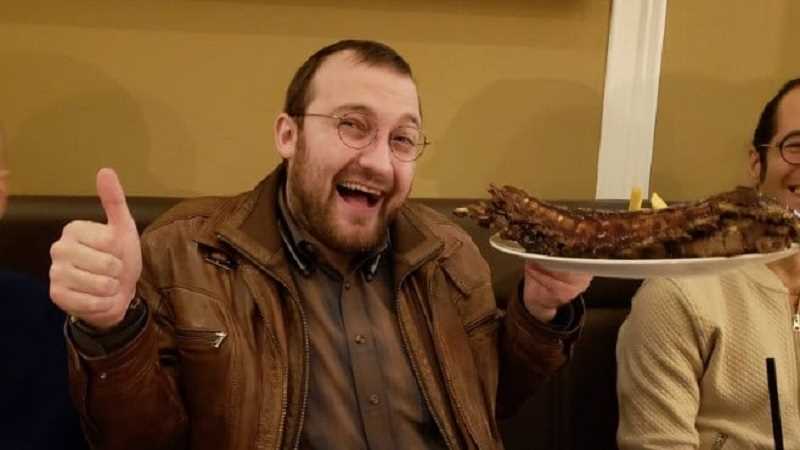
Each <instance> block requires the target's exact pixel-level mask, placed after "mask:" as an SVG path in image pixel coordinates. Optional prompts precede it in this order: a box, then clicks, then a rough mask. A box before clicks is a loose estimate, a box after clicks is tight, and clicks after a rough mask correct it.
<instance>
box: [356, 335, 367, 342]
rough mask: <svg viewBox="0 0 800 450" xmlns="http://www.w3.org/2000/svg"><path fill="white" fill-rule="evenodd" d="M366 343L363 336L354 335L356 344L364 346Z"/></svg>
mask: <svg viewBox="0 0 800 450" xmlns="http://www.w3.org/2000/svg"><path fill="white" fill-rule="evenodd" d="M366 342H367V338H366V337H365V336H364V335H363V334H357V335H356V344H365V343H366Z"/></svg>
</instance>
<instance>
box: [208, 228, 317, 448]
mask: <svg viewBox="0 0 800 450" xmlns="http://www.w3.org/2000/svg"><path fill="white" fill-rule="evenodd" d="M217 238H218V239H219V240H220V241H222V242H225V243H226V244H228V245H230V246H231V247H233V248H235V249H236V250H238V251H239V252H241V253H242V254H244V255H247V257H248V258H249V259H250V261H252V262H253V263H254V264H255V265H257V266H258V267H259V268H261V270H263V271H264V272H266V273H267V274H269V275H270V276H272V278H273V279H274V280H275V281H277V282H278V283H279V284H280V285H281V286H283V288H284V289H286V292H292V290H291V289H290V288H289V286H288V285H287V284H286V283H284V282H283V281H282V280H281V279H280V278H278V277H277V276H276V275H275V273H274V272H273V271H271V270H269V269H268V268H266V267H264V266H263V265H262V264H261V263H259V262H258V260H257V259H256V258H255V257H253V255H252V254H250V253H249V252H247V251H245V250H244V249H243V248H241V247H239V246H238V245H236V244H234V243H233V242H231V241H230V239H228V238H226V237H225V236H224V235H222V234H220V233H217ZM290 301H292V302H295V303H296V304H297V308H298V310H299V311H300V318H301V320H302V322H303V349H304V353H305V354H304V355H303V378H304V380H303V383H304V387H303V404H302V406H301V408H300V419H299V423H298V428H297V436H295V443H294V447H293V448H294V449H295V450H297V448H298V446H299V445H300V435H301V434H302V430H303V421H304V420H305V415H306V406H307V404H308V377H309V375H308V365H309V361H310V354H311V350H310V348H309V346H310V344H309V342H308V323H307V321H306V315H305V312H304V311H303V306H302V305H301V304H300V302H299V301H298V300H297V299H295V298H293V297H292V298H290ZM287 371H288V370H287V369H286V368H284V372H287ZM288 378H289V377H287V376H286V375H285V374H284V375H283V383H282V385H283V386H282V389H281V420H280V426H279V427H278V434H277V437H279V438H281V439H276V440H275V449H276V450H280V448H281V444H282V440H283V439H282V436H283V432H284V429H285V428H286V414H287V413H288V411H287V410H288V403H289V399H288V397H289V394H288V390H289V388H288V383H289V380H288Z"/></svg>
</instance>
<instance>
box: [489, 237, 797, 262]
mask: <svg viewBox="0 0 800 450" xmlns="http://www.w3.org/2000/svg"><path fill="white" fill-rule="evenodd" d="M489 244H490V245H491V246H492V247H493V248H495V249H496V250H497V251H500V252H503V253H506V254H509V255H513V256H517V257H520V258H523V259H527V260H532V261H537V262H543V263H553V264H562V265H574V266H578V267H580V266H585V267H587V268H589V267H595V268H597V267H603V268H607V269H612V270H613V269H621V270H623V269H626V268H632V267H637V268H647V267H653V266H655V267H671V268H678V267H688V266H706V265H710V264H713V263H723V264H735V265H737V266H738V263H742V264H744V263H747V262H758V261H760V260H762V259H764V260H772V261H775V260H778V259H782V258H783V257H788V256H790V255H792V254H795V253H797V252H798V251H800V244H799V243H797V242H793V243H792V245H791V246H790V247H789V248H785V249H783V250H779V251H776V252H770V253H744V254H741V255H734V256H710V257H700V258H660V259H608V258H569V257H564V256H551V255H544V254H541V253H530V252H526V251H525V249H524V248H523V247H522V246H521V245H519V244H518V243H517V242H516V241H511V240H508V239H503V238H501V237H499V233H496V234H494V235H492V236H491V237H490V238H489ZM779 255H780V256H779ZM732 268H733V267H732Z"/></svg>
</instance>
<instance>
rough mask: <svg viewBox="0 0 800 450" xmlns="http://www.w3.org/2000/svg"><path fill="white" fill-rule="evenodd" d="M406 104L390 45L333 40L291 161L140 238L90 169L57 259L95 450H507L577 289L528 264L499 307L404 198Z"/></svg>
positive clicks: (414, 115)
mask: <svg viewBox="0 0 800 450" xmlns="http://www.w3.org/2000/svg"><path fill="white" fill-rule="evenodd" d="M419 105H420V100H419V96H418V93H417V88H416V83H415V82H414V80H413V78H412V76H411V69H410V67H409V65H408V64H407V63H406V61H405V60H404V59H403V58H402V57H401V56H400V55H398V54H397V53H396V52H395V51H394V50H392V49H391V48H389V47H387V46H385V45H383V44H380V43H377V42H371V41H341V42H338V43H336V44H333V45H331V46H328V47H325V48H323V49H321V50H319V51H318V52H316V53H315V54H314V55H312V56H311V57H310V58H309V59H308V60H307V61H306V62H305V64H303V66H301V67H300V68H299V69H298V71H297V73H296V74H295V76H294V78H293V80H292V82H291V84H290V86H289V89H288V91H287V96H286V104H285V107H284V111H283V113H281V114H280V115H279V116H278V118H277V119H276V121H275V127H274V137H275V145H276V148H277V151H278V153H279V154H280V155H281V156H282V157H283V159H284V161H283V163H281V164H280V165H279V167H277V168H276V169H275V170H274V171H273V172H272V173H271V174H269V175H268V176H267V177H266V178H265V179H264V180H263V181H262V182H261V183H260V184H259V185H258V186H257V187H256V188H255V189H254V190H253V191H251V192H247V193H244V194H241V195H239V196H236V197H232V198H210V199H198V200H192V201H189V202H186V203H183V204H181V205H179V206H177V207H176V208H174V209H173V210H171V211H170V212H168V213H166V214H165V215H164V216H163V217H161V218H160V219H159V220H158V221H156V222H155V223H154V224H153V225H151V226H150V228H149V229H148V230H147V231H146V232H145V233H144V235H143V236H142V238H141V241H140V240H139V236H138V235H137V232H136V227H135V224H134V222H133V219H132V218H131V215H130V212H129V211H128V208H127V206H126V203H125V196H124V193H123V190H122V187H121V185H120V184H119V181H118V180H117V178H116V175H115V174H114V172H113V171H110V170H107V169H104V170H101V171H100V172H99V173H98V177H97V190H98V194H99V196H100V198H101V201H102V203H103V207H104V209H105V210H106V214H107V216H108V223H107V224H98V223H88V222H73V223H71V224H69V225H67V226H66V227H65V228H64V232H63V235H62V237H61V239H60V240H59V241H58V242H56V243H55V244H54V245H53V247H52V250H51V253H52V257H53V265H52V267H51V295H52V298H53V300H54V301H55V302H56V303H57V304H58V305H59V306H60V307H61V308H63V309H64V310H65V311H67V312H68V313H69V314H70V315H71V316H72V320H71V321H70V324H69V327H68V331H69V333H68V335H69V336H68V341H69V345H70V349H71V352H72V358H71V359H70V376H71V380H72V387H73V397H74V399H75V402H76V404H77V406H78V409H79V410H80V411H81V413H82V417H83V421H84V426H85V430H86V432H87V435H88V437H89V439H90V441H91V442H92V443H93V444H94V446H95V448H103V449H140V448H192V449H215V450H217V449H245V448H248V449H249V448H270V449H272V448H287V449H291V448H304V449H316V448H346V449H367V448H369V449H410V448H414V449H422V448H428V449H440V448H449V449H461V448H464V449H467V448H469V449H474V448H482V449H494V448H502V444H501V443H500V441H499V439H500V435H499V432H498V430H497V422H496V416H497V415H498V414H499V413H500V412H506V413H507V412H511V411H513V409H514V408H515V407H516V406H517V405H519V404H520V403H521V402H522V401H523V400H524V399H525V398H526V397H527V396H528V395H529V394H530V393H531V392H532V391H533V390H534V389H535V388H536V386H537V385H538V384H539V383H540V382H541V381H542V380H543V379H544V378H545V377H547V376H548V375H549V374H551V373H552V372H553V371H555V370H556V369H557V368H559V367H560V366H561V365H562V364H563V363H564V362H565V360H566V356H567V355H568V353H569V349H570V347H571V344H572V342H573V341H574V339H575V338H576V337H577V332H578V329H579V324H580V319H581V316H582V306H581V304H580V302H576V303H574V304H573V303H572V299H574V298H575V297H576V296H578V295H579V294H580V293H581V292H582V291H583V290H584V289H585V288H586V287H587V285H588V283H589V278H590V277H589V276H586V275H578V274H554V273H549V272H545V271H543V270H541V269H539V268H538V267H536V266H533V265H528V266H526V269H525V271H524V273H525V275H524V282H522V283H521V284H520V288H519V289H518V292H517V294H518V295H517V296H515V297H514V298H513V299H512V300H511V301H510V303H509V305H508V307H507V308H506V310H505V311H501V310H499V309H498V306H497V304H496V303H495V299H494V296H493V291H492V287H491V285H490V274H489V270H488V267H487V265H486V262H485V261H484V260H483V259H482V258H481V256H480V254H479V253H478V250H477V248H476V247H475V245H474V243H473V242H472V241H471V240H470V238H469V236H468V235H467V234H466V233H465V232H464V231H463V230H461V229H459V228H458V227H457V226H456V225H454V224H453V223H451V222H450V221H449V220H447V219H446V218H445V217H443V216H441V215H439V214H437V213H435V212H434V211H432V210H430V209H428V208H425V207H423V206H420V205H416V204H414V203H413V202H407V201H406V200H407V197H408V195H409V192H410V191H411V186H412V182H413V179H414V171H415V166H416V160H417V159H418V158H419V157H420V155H421V154H422V151H423V149H424V148H425V146H426V144H427V140H426V138H425V133H424V132H423V131H422V115H421V112H420V109H419ZM521 275H522V274H521ZM521 278H522V277H521ZM533 438H535V437H533Z"/></svg>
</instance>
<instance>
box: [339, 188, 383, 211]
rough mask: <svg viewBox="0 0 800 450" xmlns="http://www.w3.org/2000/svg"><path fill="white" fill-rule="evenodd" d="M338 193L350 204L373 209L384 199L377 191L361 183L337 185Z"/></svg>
mask: <svg viewBox="0 0 800 450" xmlns="http://www.w3.org/2000/svg"><path fill="white" fill-rule="evenodd" d="M336 192H338V193H339V195H340V196H341V197H342V199H344V201H345V202H347V203H349V204H356V205H363V206H368V207H370V208H371V207H373V206H375V205H377V204H378V202H379V201H380V199H381V198H382V197H383V193H382V192H381V191H379V190H377V189H374V188H371V187H369V186H365V185H363V184H359V183H352V182H345V183H339V184H337V185H336Z"/></svg>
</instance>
